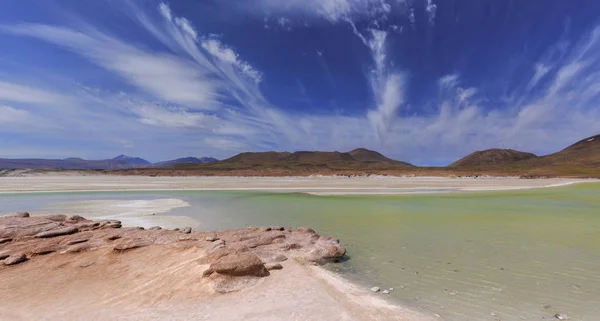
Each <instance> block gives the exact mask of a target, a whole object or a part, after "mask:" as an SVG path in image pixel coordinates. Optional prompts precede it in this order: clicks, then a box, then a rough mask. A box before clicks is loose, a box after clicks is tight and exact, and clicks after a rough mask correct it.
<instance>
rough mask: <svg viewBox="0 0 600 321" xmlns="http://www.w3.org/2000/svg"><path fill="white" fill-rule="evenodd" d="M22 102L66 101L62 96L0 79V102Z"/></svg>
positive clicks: (53, 102)
mask: <svg viewBox="0 0 600 321" xmlns="http://www.w3.org/2000/svg"><path fill="white" fill-rule="evenodd" d="M1 101H5V102H23V103H36V104H61V103H65V102H67V101H68V99H67V98H66V97H64V96H61V95H58V94H55V93H52V92H47V91H44V90H40V89H36V88H32V87H28V86H23V85H20V84H15V83H9V82H4V81H0V102H1Z"/></svg>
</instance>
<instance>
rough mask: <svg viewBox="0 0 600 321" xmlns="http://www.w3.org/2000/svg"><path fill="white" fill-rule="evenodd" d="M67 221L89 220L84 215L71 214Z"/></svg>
mask: <svg viewBox="0 0 600 321" xmlns="http://www.w3.org/2000/svg"><path fill="white" fill-rule="evenodd" d="M67 221H71V222H81V221H87V220H86V219H85V218H84V217H82V216H79V215H71V216H69V217H67Z"/></svg>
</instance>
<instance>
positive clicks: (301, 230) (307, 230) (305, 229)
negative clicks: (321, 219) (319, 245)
mask: <svg viewBox="0 0 600 321" xmlns="http://www.w3.org/2000/svg"><path fill="white" fill-rule="evenodd" d="M296 231H297V232H298V233H310V234H316V233H317V232H315V230H313V229H311V228H310V227H299V228H298V229H297V230H296Z"/></svg>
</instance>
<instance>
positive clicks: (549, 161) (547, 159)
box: [534, 135, 600, 168]
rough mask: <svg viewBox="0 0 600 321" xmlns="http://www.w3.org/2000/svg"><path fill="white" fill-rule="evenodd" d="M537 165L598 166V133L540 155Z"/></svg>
mask: <svg viewBox="0 0 600 321" xmlns="http://www.w3.org/2000/svg"><path fill="white" fill-rule="evenodd" d="M534 164H539V165H561V164H569V165H575V164H577V165H581V166H585V167H597V168H600V135H596V136H592V137H588V138H585V139H582V140H580V141H578V142H577V143H575V144H573V145H571V146H569V147H567V148H565V149H563V150H561V151H560V152H558V153H554V154H550V155H547V156H544V157H540V159H539V160H537V162H535V163H534Z"/></svg>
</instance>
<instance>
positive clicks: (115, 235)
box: [0, 214, 346, 292]
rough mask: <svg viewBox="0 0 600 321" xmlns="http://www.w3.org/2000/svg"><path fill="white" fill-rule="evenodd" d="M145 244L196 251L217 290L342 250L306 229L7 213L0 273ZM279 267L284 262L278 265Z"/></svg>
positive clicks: (329, 258) (1, 224) (330, 258)
mask: <svg viewBox="0 0 600 321" xmlns="http://www.w3.org/2000/svg"><path fill="white" fill-rule="evenodd" d="M148 246H166V247H170V248H177V249H189V248H194V247H195V248H199V249H201V251H200V252H201V253H205V255H203V256H202V257H199V258H198V260H197V262H198V264H200V265H202V266H206V269H205V270H204V273H203V275H202V278H201V280H203V282H204V281H206V282H212V284H213V287H214V290H215V291H217V292H230V291H236V290H239V289H242V288H244V287H247V286H249V285H251V284H253V283H254V282H258V281H257V280H260V279H261V278H263V277H266V276H268V275H269V270H280V269H283V270H284V271H285V264H286V263H285V261H286V260H288V258H289V259H292V260H294V261H296V262H301V263H308V264H325V263H329V262H335V261H337V260H339V259H340V258H341V257H342V256H344V255H345V253H346V250H345V249H344V247H342V246H341V245H340V244H339V241H338V240H336V239H333V238H329V237H322V236H320V235H318V234H317V233H316V232H315V231H314V230H312V229H310V228H299V229H297V230H292V229H290V228H284V227H281V226H271V227H267V228H255V227H250V228H243V229H238V230H231V231H222V232H193V231H192V229H191V228H189V227H188V228H184V229H183V230H181V231H179V230H167V229H162V228H160V227H154V228H150V229H140V228H135V227H131V228H125V227H122V226H121V222H120V221H117V220H103V221H91V220H87V219H85V218H83V217H81V216H70V217H67V216H65V215H52V216H33V217H31V216H29V214H27V215H24V214H20V215H10V216H1V217H0V260H2V261H1V262H3V264H1V265H0V270H1V269H3V268H17V267H13V266H12V265H18V264H20V263H21V264H22V263H23V262H26V261H27V260H35V259H36V257H37V256H40V255H47V256H52V255H77V253H81V252H88V251H94V250H98V249H108V251H104V252H102V253H106V254H105V255H116V256H121V255H127V253H129V252H130V251H138V250H140V249H142V248H144V247H148ZM282 263H283V264H282Z"/></svg>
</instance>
